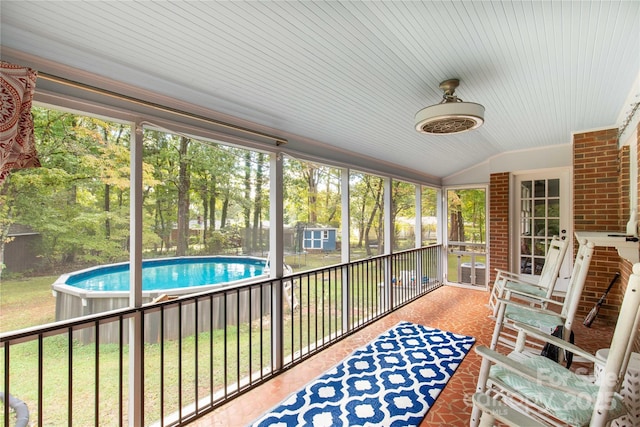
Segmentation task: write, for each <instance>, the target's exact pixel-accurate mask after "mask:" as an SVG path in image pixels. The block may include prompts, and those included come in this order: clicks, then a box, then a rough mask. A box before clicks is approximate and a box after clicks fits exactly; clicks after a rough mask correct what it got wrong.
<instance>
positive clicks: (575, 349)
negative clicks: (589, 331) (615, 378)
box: [514, 324, 597, 363]
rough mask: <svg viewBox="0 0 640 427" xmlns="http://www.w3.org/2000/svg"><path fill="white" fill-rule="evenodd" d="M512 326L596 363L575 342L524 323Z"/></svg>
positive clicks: (592, 357)
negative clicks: (572, 342)
mask: <svg viewBox="0 0 640 427" xmlns="http://www.w3.org/2000/svg"><path fill="white" fill-rule="evenodd" d="M514 327H515V328H516V329H518V330H520V331H521V332H522V333H524V334H526V335H527V336H532V337H534V338H537V339H539V340H541V341H544V342H547V343H549V344H552V345H554V346H556V347H560V348H562V349H563V350H566V351H568V352H571V353H573V354H574V355H576V356H580V357H582V358H584V359H586V360H587V361H589V362H591V363H596V361H597V359H596V356H595V355H593V354H591V353H589V352H588V351H586V350H584V349H582V348H581V347H578V346H577V345H575V344H571V343H570V342H569V341H565V340H563V339H562V338H560V337H554V336H553V335H548V334H545V333H544V332H542V331H540V330H539V329H536V328H533V327H531V326H529V325H525V324H516V325H514Z"/></svg>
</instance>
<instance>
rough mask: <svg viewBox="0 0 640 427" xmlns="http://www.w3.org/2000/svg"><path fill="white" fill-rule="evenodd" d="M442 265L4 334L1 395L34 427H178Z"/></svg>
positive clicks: (299, 283) (298, 276)
mask: <svg viewBox="0 0 640 427" xmlns="http://www.w3.org/2000/svg"><path fill="white" fill-rule="evenodd" d="M442 257H443V253H442V248H441V246H440V245H434V246H429V247H424V248H420V249H414V250H408V251H403V252H398V253H394V254H392V255H383V256H378V257H373V258H368V259H363V260H359V261H354V262H350V263H347V264H340V265H335V266H330V267H324V268H319V269H316V270H312V271H306V272H300V273H294V274H290V275H287V276H285V277H283V278H279V279H269V280H263V281H261V282H258V283H251V284H243V285H238V286H234V287H229V288H222V289H218V290H215V291H209V292H207V293H202V294H194V295H189V296H183V297H179V298H176V299H168V300H166V301H163V302H157V303H152V304H146V305H144V306H142V307H140V308H131V309H121V310H114V311H110V312H107V313H103V314H99V315H92V316H86V317H82V318H78V319H75V320H70V321H62V322H57V323H53V324H49V325H45V326H42V327H35V328H30V329H25V330H21V331H15V332H11V333H6V334H3V335H0V345H1V346H0V355H1V357H2V360H3V365H2V366H3V372H2V375H0V379H1V380H2V382H3V383H2V386H1V387H0V391H2V392H3V393H4V396H13V402H16V401H18V402H23V403H26V406H27V407H28V408H29V412H30V414H29V416H30V422H31V423H33V424H36V425H39V426H44V425H63V424H66V425H69V426H72V425H77V426H89V425H95V426H98V425H107V424H108V425H128V424H129V423H130V417H133V418H132V419H133V420H136V421H135V422H134V424H136V425H137V424H138V422H140V423H141V424H143V425H158V426H165V425H171V426H173V425H184V424H186V423H188V422H190V421H192V420H193V419H195V418H197V417H199V416H201V415H203V414H205V413H207V412H210V411H211V410H213V409H214V408H216V407H218V406H220V405H222V404H223V403H225V402H227V401H228V400H230V399H232V398H234V397H236V396H238V395H240V394H242V393H244V392H246V391H247V390H249V389H251V388H253V387H255V386H257V385H259V384H261V383H263V382H264V381H267V380H268V379H270V378H271V377H273V376H274V375H276V374H278V373H280V372H281V371H282V370H284V369H287V368H289V367H291V366H292V365H294V364H297V363H300V362H302V361H303V360H305V359H307V358H308V357H310V356H312V355H314V354H316V353H317V352H319V351H321V350H322V349H324V348H325V347H327V346H328V345H330V344H332V343H334V342H335V341H337V340H340V339H342V338H344V337H346V336H347V335H349V334H351V333H353V332H355V331H357V330H358V329H361V328H363V327H364V326H366V325H368V324H369V323H371V322H374V321H375V320H377V319H379V318H380V317H382V316H384V315H386V314H388V313H389V312H391V311H393V310H395V309H397V308H398V307H400V306H402V305H404V304H407V303H409V302H410V301H412V300H414V299H416V298H418V297H420V296H422V295H424V294H426V293H428V292H429V291H431V290H433V289H435V288H437V287H439V286H441V284H442V272H441V268H442ZM132 393H135V395H133V397H131V396H132ZM5 401H6V402H7V404H5V405H4V409H3V411H2V413H1V414H0V418H2V424H3V425H5V426H7V425H14V422H15V413H14V409H12V407H11V406H10V405H9V404H8V402H9V399H8V398H5Z"/></svg>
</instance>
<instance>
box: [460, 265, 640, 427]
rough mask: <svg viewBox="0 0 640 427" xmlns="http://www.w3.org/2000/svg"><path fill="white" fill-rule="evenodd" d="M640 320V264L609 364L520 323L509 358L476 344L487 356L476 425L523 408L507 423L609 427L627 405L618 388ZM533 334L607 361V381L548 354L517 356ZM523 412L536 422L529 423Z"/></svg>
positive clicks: (591, 359)
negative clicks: (580, 372)
mask: <svg viewBox="0 0 640 427" xmlns="http://www.w3.org/2000/svg"><path fill="white" fill-rule="evenodd" d="M639 322H640V263H638V264H635V265H634V266H633V274H631V277H630V278H629V282H628V284H627V289H626V291H625V294H624V299H623V302H622V307H621V309H620V314H619V316H618V321H617V323H616V327H615V331H614V333H613V339H612V340H611V344H610V349H609V355H608V357H607V360H606V362H602V361H601V360H600V359H598V358H597V357H596V356H595V355H593V354H591V353H589V352H586V351H584V350H582V349H580V348H579V347H577V346H575V345H572V344H570V343H568V342H566V341H564V340H562V339H560V338H556V337H553V336H550V335H546V334H544V333H541V332H540V331H539V330H537V329H535V328H530V327H527V326H520V327H519V329H520V333H519V335H518V345H517V346H516V348H515V350H514V352H513V353H511V354H510V355H509V356H505V355H503V354H500V353H498V352H496V351H495V350H491V349H489V348H487V347H485V346H479V347H476V349H475V351H476V352H477V353H478V354H480V355H481V356H482V358H483V361H482V366H481V367H480V374H479V378H478V387H477V392H478V393H481V394H478V395H476V396H474V402H475V404H474V408H473V412H472V415H471V420H470V425H471V427H476V426H478V425H479V423H480V422H481V421H482V422H483V423H484V424H483V426H488V425H492V423H493V420H494V419H500V417H502V418H510V417H511V416H512V415H513V413H512V412H513V411H517V412H519V414H518V415H517V417H519V419H518V420H517V421H514V419H515V418H514V419H510V421H508V422H507V425H522V426H526V425H529V424H531V425H540V424H542V425H545V426H567V425H568V426H579V427H585V426H590V427H604V426H606V425H607V423H609V422H610V421H612V420H614V419H616V418H618V417H620V416H623V415H624V414H625V413H626V411H627V408H626V407H625V405H624V403H623V400H622V397H621V396H620V394H619V393H618V391H619V389H620V386H621V383H622V382H623V380H624V377H625V372H626V370H627V365H628V363H629V359H630V357H631V354H632V350H633V345H634V341H635V338H636V336H637V334H638V324H639ZM528 337H535V338H536V339H540V340H544V341H546V342H549V343H551V344H553V345H555V346H557V347H559V348H562V349H564V350H566V351H571V352H572V353H574V354H577V355H579V356H581V357H582V358H584V359H586V360H588V361H589V362H591V363H593V364H594V366H595V364H596V363H600V364H602V363H604V370H603V372H602V376H601V377H600V378H601V380H600V381H599V382H597V383H593V382H591V380H590V377H588V376H582V375H577V374H576V373H574V372H572V371H570V370H568V369H567V368H565V367H563V366H562V365H560V364H558V363H555V362H552V361H551V360H550V359H547V358H546V357H544V356H529V357H525V358H518V357H514V356H516V355H517V353H519V352H521V351H523V348H524V343H525V341H526V340H527V339H528ZM485 396H486V397H485ZM495 401H499V402H501V404H502V405H507V406H509V408H510V410H509V411H499V410H498V409H501V408H502V406H499V405H497V404H496V402H495ZM498 412H500V413H499V414H498ZM487 413H488V415H485V414H487ZM496 414H497V415H499V417H496V416H495V415H496ZM481 416H482V420H481ZM523 416H526V417H528V418H530V419H532V420H535V421H531V423H528V422H527V421H523V418H522V417H523ZM525 420H526V419H525ZM535 423H537V424H535Z"/></svg>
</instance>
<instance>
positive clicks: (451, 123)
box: [415, 79, 484, 135]
mask: <svg viewBox="0 0 640 427" xmlns="http://www.w3.org/2000/svg"><path fill="white" fill-rule="evenodd" d="M459 84H460V81H459V80H458V79H450V80H445V81H443V82H442V83H440V89H442V90H443V91H444V95H443V97H442V101H441V102H440V103H439V104H436V105H431V106H429V107H426V108H423V109H422V110H420V111H418V112H417V113H416V116H415V127H416V130H417V131H418V132H421V133H426V134H430V135H451V134H455V133H462V132H466V131H469V130H473V129H476V128H479V127H480V126H482V124H483V123H484V107H483V106H482V105H480V104H476V103H474V102H464V101H463V100H461V99H459V98H458V97H457V96H455V95H454V91H455V89H456V87H458V85H459Z"/></svg>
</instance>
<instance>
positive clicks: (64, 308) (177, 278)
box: [52, 256, 270, 342]
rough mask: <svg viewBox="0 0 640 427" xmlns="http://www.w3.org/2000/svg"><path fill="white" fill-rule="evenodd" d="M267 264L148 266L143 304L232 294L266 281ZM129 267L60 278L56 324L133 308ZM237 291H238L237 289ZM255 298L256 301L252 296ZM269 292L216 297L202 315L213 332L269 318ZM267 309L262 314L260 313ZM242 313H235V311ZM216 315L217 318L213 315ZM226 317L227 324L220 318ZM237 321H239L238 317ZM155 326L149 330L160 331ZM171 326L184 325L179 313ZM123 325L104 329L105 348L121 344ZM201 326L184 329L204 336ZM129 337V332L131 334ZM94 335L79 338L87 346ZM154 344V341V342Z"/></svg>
mask: <svg viewBox="0 0 640 427" xmlns="http://www.w3.org/2000/svg"><path fill="white" fill-rule="evenodd" d="M267 273H268V269H267V268H266V259H264V258H255V257H241V256H207V257H178V258H162V259H152V260H144V261H142V301H143V303H144V304H148V303H152V302H154V301H156V299H158V297H161V296H163V295H167V296H170V297H180V296H184V295H189V294H195V293H198V294H200V293H202V292H209V291H213V290H216V289H222V288H224V289H230V288H231V287H232V286H234V285H236V284H242V283H246V282H249V281H253V280H255V279H257V278H258V277H260V276H263V277H266V274H267ZM129 274H130V272H129V263H128V262H125V263H119V264H108V265H102V266H97V267H92V268H88V269H85V270H79V271H75V272H72V273H68V274H63V275H62V276H60V277H59V278H58V279H57V280H56V281H55V283H54V284H53V286H52V289H53V294H54V296H55V297H56V320H57V321H58V320H68V319H74V318H77V317H81V316H86V315H92V314H97V313H103V312H105V311H110V310H115V309H119V308H125V307H129V304H130V302H129V298H130V292H129ZM233 289H235V287H234V288H233ZM249 293H251V295H249ZM267 293H268V292H261V290H260V289H259V288H258V289H252V290H251V291H250V292H249V291H243V292H238V293H234V292H233V291H231V292H227V293H226V294H222V293H220V294H216V296H215V297H214V298H213V299H211V300H206V301H204V302H199V303H198V305H199V307H200V309H199V315H200V316H202V317H203V318H207V319H214V320H213V321H210V323H211V322H213V324H211V325H209V327H211V328H217V327H221V325H224V324H230V323H235V322H236V321H237V319H245V318H252V319H253V318H254V317H256V316H259V315H260V314H261V313H262V315H264V314H266V313H268V312H269V307H270V306H269V299H268V298H267V297H265V295H266V294H267ZM261 306H262V309H261V308H260V307H261ZM238 307H239V310H240V312H239V313H235V314H234V313H233V312H232V310H238ZM180 309H181V310H182V311H183V313H182V315H181V316H182V317H181V318H182V319H183V322H184V320H185V319H186V318H188V317H189V316H192V315H193V314H192V311H193V304H186V305H184V306H181V308H180ZM210 311H211V314H209V312H210ZM224 312H226V313H227V316H228V319H227V320H226V321H225V320H224V319H223V318H221V317H220V316H221V315H222V313H224ZM236 316H237V317H236ZM154 322H155V320H152V319H149V321H148V322H146V324H147V325H148V327H150V328H152V329H153V328H154V327H155V326H154ZM165 322H166V323H167V324H177V323H178V313H177V311H176V309H173V310H169V311H167V312H166V313H165ZM116 327H117V324H116V323H115V322H113V324H112V325H103V326H102V327H101V328H102V329H101V333H100V341H101V342H117V340H118V339H119V337H118V333H119V332H118V330H117V328H116ZM200 329H201V328H200V326H197V327H196V326H193V327H189V328H186V329H185V328H183V332H184V333H190V332H192V331H195V330H200ZM125 334H126V331H125ZM93 335H94V332H91V331H90V330H85V331H82V333H77V334H74V336H77V338H79V339H81V340H82V341H83V342H90V341H91V340H92V339H93ZM151 341H153V340H151Z"/></svg>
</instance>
